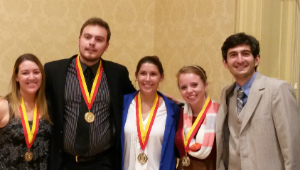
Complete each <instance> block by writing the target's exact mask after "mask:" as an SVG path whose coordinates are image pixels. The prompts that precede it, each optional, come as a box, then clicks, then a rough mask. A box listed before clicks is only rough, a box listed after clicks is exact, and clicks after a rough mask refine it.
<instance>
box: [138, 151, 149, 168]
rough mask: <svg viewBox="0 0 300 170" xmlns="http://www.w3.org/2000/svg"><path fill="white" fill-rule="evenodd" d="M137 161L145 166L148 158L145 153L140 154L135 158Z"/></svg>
mask: <svg viewBox="0 0 300 170" xmlns="http://www.w3.org/2000/svg"><path fill="white" fill-rule="evenodd" d="M137 160H138V161H139V163H140V164H142V165H143V164H145V163H146V162H147V161H148V157H147V155H146V154H145V153H140V154H139V155H138V157H137Z"/></svg>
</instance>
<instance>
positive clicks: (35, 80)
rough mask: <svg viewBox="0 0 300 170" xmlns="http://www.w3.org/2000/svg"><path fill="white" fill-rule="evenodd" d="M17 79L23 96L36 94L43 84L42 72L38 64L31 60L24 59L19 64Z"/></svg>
mask: <svg viewBox="0 0 300 170" xmlns="http://www.w3.org/2000/svg"><path fill="white" fill-rule="evenodd" d="M18 70H19V71H18V74H17V77H16V81H17V82H18V83H19V85H20V93H21V95H22V96H24V95H31V94H36V93H37V91H38V90H39V89H40V87H41V84H42V73H41V71H40V69H39V67H38V65H37V64H36V63H35V62H33V61H29V60H25V61H23V62H22V63H21V64H20V65H19V69H18Z"/></svg>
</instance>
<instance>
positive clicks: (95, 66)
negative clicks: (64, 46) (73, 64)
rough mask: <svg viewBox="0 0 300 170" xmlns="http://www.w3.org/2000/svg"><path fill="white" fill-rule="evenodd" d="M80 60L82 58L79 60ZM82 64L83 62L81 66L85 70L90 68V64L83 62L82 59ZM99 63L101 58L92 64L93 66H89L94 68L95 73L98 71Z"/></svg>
mask: <svg viewBox="0 0 300 170" xmlns="http://www.w3.org/2000/svg"><path fill="white" fill-rule="evenodd" d="M79 61H80V60H79ZM80 64H81V67H82V71H83V72H85V70H86V69H87V68H88V66H86V65H85V64H84V63H83V62H81V61H80ZM99 64H100V60H99V62H97V63H96V64H94V65H92V66H89V67H90V68H91V69H92V72H93V74H94V75H96V74H97V71H98V67H99Z"/></svg>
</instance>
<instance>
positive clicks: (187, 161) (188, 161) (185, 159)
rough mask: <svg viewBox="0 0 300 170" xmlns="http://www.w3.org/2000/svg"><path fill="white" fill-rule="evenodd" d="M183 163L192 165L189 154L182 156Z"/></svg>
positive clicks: (183, 164) (186, 165) (185, 165)
mask: <svg viewBox="0 0 300 170" xmlns="http://www.w3.org/2000/svg"><path fill="white" fill-rule="evenodd" d="M181 163H182V166H184V167H188V166H190V164H191V160H190V158H189V157H188V156H187V155H184V156H183V157H182V158H181Z"/></svg>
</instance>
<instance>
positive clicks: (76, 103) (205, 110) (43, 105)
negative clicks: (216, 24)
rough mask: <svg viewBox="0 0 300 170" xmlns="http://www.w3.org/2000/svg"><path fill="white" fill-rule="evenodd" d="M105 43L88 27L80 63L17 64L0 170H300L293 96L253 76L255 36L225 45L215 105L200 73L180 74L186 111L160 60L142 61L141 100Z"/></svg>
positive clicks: (30, 60) (2, 118)
mask: <svg viewBox="0 0 300 170" xmlns="http://www.w3.org/2000/svg"><path fill="white" fill-rule="evenodd" d="M110 35H111V32H110V28H109V26H108V24H107V23H106V22H105V21H104V20H102V19H101V18H90V19H89V20H87V21H86V22H85V23H84V24H83V25H82V28H81V30H80V35H79V43H78V44H79V54H76V55H74V56H72V57H71V58H68V59H63V60H59V61H53V62H49V63H46V64H45V66H44V68H43V66H42V64H41V63H40V61H39V60H38V58H37V57H36V56H34V55H32V54H24V55H21V56H20V57H19V58H18V59H17V61H16V62H15V66H14V70H13V74H12V78H11V86H12V90H11V92H10V93H9V94H8V95H7V96H5V97H3V98H1V99H0V170H2V169H32V170H33V169H43V170H44V169H49V170H83V169H84V170H94V169H101V170H112V169H118V170H135V169H136V170H174V169H180V170H181V169H185V170H187V169H190V170H192V169H201V170H215V169H218V170H223V169H229V170H235V169H236V170H248V169H249V170H253V169H256V170H266V169H272V170H277V169H278V170H281V169H282V170H283V169H291V170H292V169H300V159H299V158H298V155H300V126H299V124H300V113H299V108H298V106H297V103H296V97H295V94H294V92H293V89H292V88H291V86H290V85H288V84H287V83H286V82H284V81H281V80H277V79H273V78H269V77H266V76H263V75H261V74H260V73H258V72H257V71H256V69H257V66H258V64H259V62H260V55H259V50H260V49H259V43H258V41H257V40H256V39H255V38H254V37H252V36H250V35H246V34H244V33H238V34H234V35H231V36H229V37H228V38H227V39H226V41H225V42H224V44H223V46H222V55H223V64H224V66H225V67H226V68H228V70H229V71H230V72H231V74H232V75H233V76H234V78H235V80H236V81H235V82H234V83H233V84H232V85H231V86H228V87H225V88H224V90H223V92H222V96H221V104H220V105H219V104H218V103H217V102H215V101H214V100H212V99H211V98H210V96H209V95H208V94H207V87H208V81H207V74H206V72H205V70H204V69H203V68H202V67H200V66H198V65H190V66H184V67H182V68H181V69H180V70H179V71H178V73H177V86H178V89H179V91H180V93H181V95H182V98H183V99H184V103H177V104H176V103H175V102H174V101H172V100H171V99H170V97H166V96H165V95H164V94H162V93H161V92H159V91H158V87H159V84H160V82H161V81H162V80H163V78H164V70H163V67H162V64H161V62H160V60H159V58H158V57H157V56H146V57H143V58H142V59H141V60H140V61H139V62H138V64H137V68H136V71H135V78H136V81H137V83H138V86H139V90H138V91H137V90H136V89H135V88H134V87H133V85H132V83H131V81H130V79H129V76H128V71H127V69H126V67H124V66H122V65H119V64H117V63H113V62H110V61H106V60H104V59H102V58H101V56H102V55H103V53H104V52H105V51H106V50H107V48H108V46H109V40H110ZM44 69H45V71H44ZM46 99H47V100H46ZM179 106H180V107H179Z"/></svg>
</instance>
